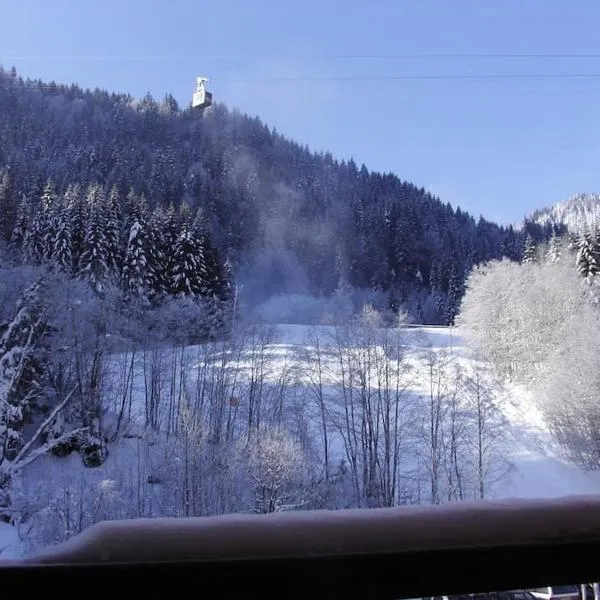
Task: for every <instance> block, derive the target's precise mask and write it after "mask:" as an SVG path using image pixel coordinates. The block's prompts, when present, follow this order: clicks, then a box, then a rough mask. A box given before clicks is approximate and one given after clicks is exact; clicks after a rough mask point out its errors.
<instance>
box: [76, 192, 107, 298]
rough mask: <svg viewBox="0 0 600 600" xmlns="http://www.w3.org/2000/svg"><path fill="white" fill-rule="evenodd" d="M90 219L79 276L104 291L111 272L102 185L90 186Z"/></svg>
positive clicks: (87, 201)
mask: <svg viewBox="0 0 600 600" xmlns="http://www.w3.org/2000/svg"><path fill="white" fill-rule="evenodd" d="M86 203H87V205H88V219H87V223H86V224H85V232H84V238H83V247H82V252H81V257H80V259H79V276H80V277H84V278H85V279H87V280H88V281H89V282H90V284H91V286H92V287H93V288H94V290H95V291H97V292H99V293H100V292H102V291H104V287H105V282H106V280H107V279H108V277H109V274H110V267H109V252H108V243H107V239H106V215H105V214H104V212H103V210H102V200H101V188H100V186H90V188H89V190H88V194H87V198H86Z"/></svg>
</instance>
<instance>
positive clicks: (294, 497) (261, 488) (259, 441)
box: [247, 429, 305, 513]
mask: <svg viewBox="0 0 600 600" xmlns="http://www.w3.org/2000/svg"><path fill="white" fill-rule="evenodd" d="M247 452H248V470H249V475H250V484H251V486H252V490H253V492H254V512H258V513H272V512H280V511H282V510H289V509H293V508H299V507H300V506H302V504H303V503H304V501H303V497H302V496H303V492H304V490H303V483H304V481H303V474H304V468H305V466H304V459H303V454H302V449H301V447H300V446H299V444H298V443H297V442H295V441H294V440H293V439H292V438H291V437H290V436H289V434H287V433H286V432H285V431H284V430H281V429H270V430H267V429H265V430H263V431H262V432H261V435H260V437H258V436H256V437H254V438H252V440H251V441H250V443H249V444H248V448H247Z"/></svg>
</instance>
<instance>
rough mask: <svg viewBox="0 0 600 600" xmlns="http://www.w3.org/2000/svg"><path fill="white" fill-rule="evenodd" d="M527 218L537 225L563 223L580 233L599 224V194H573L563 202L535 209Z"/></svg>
mask: <svg viewBox="0 0 600 600" xmlns="http://www.w3.org/2000/svg"><path fill="white" fill-rule="evenodd" d="M529 220H530V221H532V222H534V223H536V224H538V225H542V226H544V225H565V226H566V227H567V229H568V230H569V232H571V233H580V232H582V231H584V230H586V229H593V228H594V227H597V226H598V225H600V194H575V195H574V196H571V197H570V198H569V199H568V200H565V201H564V202H559V203H557V204H555V205H554V206H551V207H548V208H542V209H540V210H537V211H535V212H534V213H532V215H531V216H530V217H529Z"/></svg>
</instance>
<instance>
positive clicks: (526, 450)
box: [0, 324, 600, 559]
mask: <svg viewBox="0 0 600 600" xmlns="http://www.w3.org/2000/svg"><path fill="white" fill-rule="evenodd" d="M271 333H272V338H271V341H270V343H269V346H268V349H267V350H268V354H269V357H270V358H269V361H270V367H269V369H268V370H267V375H266V379H267V380H268V382H270V383H273V384H275V383H277V382H278V381H280V382H281V381H283V375H282V374H284V373H285V372H286V369H288V370H289V368H290V366H298V365H299V366H300V367H302V366H303V365H307V364H308V363H307V362H306V361H308V360H310V358H309V357H308V356H307V350H310V349H311V348H312V347H314V345H315V336H316V338H318V341H319V345H320V347H321V348H322V349H323V350H324V353H323V356H324V357H325V356H326V355H327V354H328V353H327V349H328V348H327V347H328V346H331V345H332V334H333V333H334V330H333V328H332V327H328V326H318V327H314V326H306V325H291V324H285V325H277V326H275V327H274V328H273V330H272V332H271ZM403 337H404V341H403V344H404V345H405V347H406V348H407V350H408V351H409V354H410V359H409V360H410V362H411V364H412V365H413V366H414V367H416V371H415V377H414V380H413V384H412V385H411V388H410V391H411V392H412V393H415V394H423V393H427V392H426V390H425V389H424V387H423V386H424V385H425V380H426V377H425V372H424V371H423V370H422V369H423V367H424V363H423V354H422V351H424V350H426V349H431V350H434V351H437V352H446V353H450V354H451V355H452V357H453V358H454V359H455V360H456V361H457V362H459V363H461V364H462V365H465V366H468V365H469V363H472V362H473V361H472V358H471V357H470V353H469V349H468V348H467V347H466V346H465V343H464V341H463V339H462V338H461V336H460V333H459V332H458V331H457V329H456V328H439V327H419V328H414V329H413V328H411V329H407V330H405V332H404V333H403ZM176 352H177V350H166V351H165V354H166V355H168V356H166V357H165V362H166V363H168V361H169V360H170V359H171V358H172V354H173V353H176ZM185 352H186V353H189V360H187V361H185V367H184V368H185V369H188V371H187V372H188V373H190V374H191V375H189V377H190V378H193V377H194V375H193V374H194V373H195V372H196V371H197V369H198V368H199V365H201V364H202V362H201V361H202V360H206V358H207V355H206V353H205V350H203V347H202V346H198V347H193V348H188V349H186V351H185ZM203 352H204V353H203ZM330 354H331V353H330ZM249 360H250V359H249V358H248V356H247V354H244V353H241V354H240V355H239V356H238V358H237V362H236V364H237V367H236V369H238V368H239V369H241V371H240V375H239V377H238V383H236V385H237V386H238V388H237V389H238V390H242V393H243V388H244V386H245V385H247V383H248V382H247V381H246V375H247V374H248V371H246V375H244V373H243V371H244V370H246V369H247V368H248V365H249ZM324 360H325V361H326V360H331V363H330V364H331V365H335V361H334V359H333V356H331V355H330V357H329V359H326V358H324ZM119 364H120V366H117V367H116V371H117V372H120V373H121V374H122V376H125V375H127V374H126V373H125V372H124V370H123V362H121V363H119ZM180 364H181V362H180ZM298 371H299V372H302V368H300V369H299V370H298ZM420 373H422V374H423V376H421V375H420ZM127 376H128V377H133V385H132V388H131V393H132V394H133V397H134V398H135V400H134V402H133V404H132V407H133V409H132V413H131V416H132V417H134V418H135V417H136V416H137V417H141V419H142V420H143V418H144V411H145V400H144V398H145V385H146V383H145V377H144V369H143V360H140V359H139V357H138V358H137V359H136V361H135V364H133V363H132V368H131V372H130V373H129V374H128V375H127ZM323 383H324V390H325V392H326V394H328V395H329V397H330V398H331V397H335V396H336V395H337V394H338V390H337V389H336V385H337V384H336V382H335V374H334V379H333V380H331V381H324V382H323ZM117 385H118V383H117ZM500 393H501V408H502V410H503V412H504V414H505V416H506V418H507V420H508V423H509V427H508V434H507V435H508V442H509V444H508V445H509V448H510V450H509V456H508V458H509V460H510V461H511V462H512V463H513V465H514V472H513V474H512V476H511V477H510V479H508V480H507V481H505V482H503V483H501V484H499V485H498V486H497V487H496V488H495V490H494V492H493V496H494V497H496V498H555V497H561V496H566V495H579V494H598V493H600V474H599V473H588V472H585V471H583V470H582V469H579V468H577V467H575V466H572V465H570V464H568V463H567V462H566V461H564V460H563V459H562V458H561V455H560V451H559V449H558V447H557V444H556V443H555V442H554V440H553V439H552V436H551V435H550V433H549V431H548V429H547V428H546V427H545V424H544V422H543V419H542V417H541V415H540V412H539V410H538V409H537V407H536V405H535V401H534V398H532V396H531V394H530V393H528V392H527V391H525V390H523V389H520V388H519V387H516V386H507V387H505V388H504V389H503V390H502V391H501V392H500ZM111 396H114V397H112V402H113V408H116V406H118V404H119V403H120V402H121V401H122V392H121V398H119V397H118V394H116V393H115V392H114V391H113V392H111ZM305 398H306V396H305ZM332 433H333V432H332ZM315 435H316V437H318V435H319V433H318V432H317V431H315ZM332 439H333V437H332ZM330 441H331V440H330ZM337 442H338V443H335V444H332V445H331V446H330V452H331V453H332V454H337V455H339V458H341V457H342V455H343V446H342V444H341V440H337ZM119 444H120V446H119V448H116V447H114V448H113V449H112V451H111V452H110V454H109V459H108V461H107V462H106V464H105V465H104V466H103V467H101V468H100V469H98V470H95V469H94V470H92V471H94V472H95V473H94V474H93V475H94V476H95V477H94V478H97V477H99V478H100V479H102V480H103V481H107V482H110V481H111V480H112V478H113V477H117V475H116V474H118V473H121V474H122V473H124V472H125V471H126V470H127V469H130V470H133V471H137V470H139V468H140V464H138V463H140V456H141V454H140V449H139V440H138V439H137V436H134V437H133V438H129V439H125V440H121V441H120V442H119ZM125 463H128V464H129V466H127V465H126V464H125ZM37 469H43V470H44V471H45V473H46V475H48V474H49V473H51V478H52V481H53V482H56V483H57V485H58V486H59V487H60V486H61V481H62V479H61V478H62V477H65V478H66V479H65V482H64V485H65V486H66V482H67V480H70V479H73V478H76V479H77V481H79V483H78V486H79V488H80V490H79V492H78V494H79V495H81V497H82V499H83V496H84V495H85V494H87V493H91V490H92V488H91V487H89V483H90V481H91V479H90V477H91V476H92V473H90V470H88V469H85V468H84V467H82V465H81V461H80V460H79V459H78V457H76V456H71V457H68V458H67V459H54V458H50V457H44V458H42V459H41V460H40V461H39V462H38V463H35V465H32V470H31V473H30V474H29V477H28V479H29V482H28V484H27V487H29V488H30V489H29V490H27V495H28V497H37V498H39V499H40V500H41V494H42V492H43V490H40V489H34V488H35V487H36V485H37V483H36V479H37V478H36V470H37ZM141 470H142V472H144V473H145V472H149V473H151V472H152V464H149V463H148V464H143V465H141ZM121 476H122V475H121ZM88 480H90V481H88ZM84 484H85V486H84ZM38 487H39V486H38ZM53 487H54V486H53ZM84 487H85V490H84ZM65 489H66V488H65ZM84 491H85V494H84ZM85 502H86V503H87V502H90V500H89V499H87V498H86V500H85ZM158 512H160V511H158ZM127 516H129V515H125V514H124V515H123V518H126V517H127ZM21 552H22V548H21V544H20V542H19V538H18V535H17V532H16V529H15V528H14V527H10V526H8V525H4V524H1V523H0V559H3V558H13V557H18V556H19V554H20V553H21Z"/></svg>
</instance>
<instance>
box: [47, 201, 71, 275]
mask: <svg viewBox="0 0 600 600" xmlns="http://www.w3.org/2000/svg"><path fill="white" fill-rule="evenodd" d="M72 243H73V241H72V238H71V219H70V215H69V206H68V205H67V200H66V199H63V203H62V206H61V208H60V210H59V212H58V216H57V217H56V234H55V237H54V242H53V247H52V256H51V259H52V262H53V263H54V264H55V265H57V266H58V267H59V268H60V269H61V270H62V271H64V272H65V273H68V274H71V273H72V272H73V252H72Z"/></svg>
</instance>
